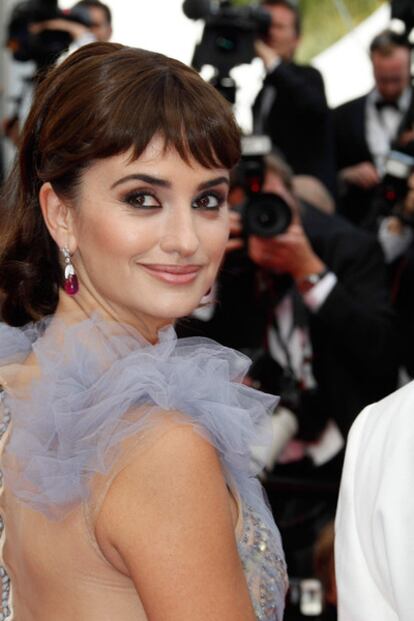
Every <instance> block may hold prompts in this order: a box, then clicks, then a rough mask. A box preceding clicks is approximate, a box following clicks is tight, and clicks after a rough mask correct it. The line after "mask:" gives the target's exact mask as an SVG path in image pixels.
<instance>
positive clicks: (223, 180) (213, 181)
mask: <svg viewBox="0 0 414 621" xmlns="http://www.w3.org/2000/svg"><path fill="white" fill-rule="evenodd" d="M220 183H226V184H227V185H230V181H229V179H228V177H215V178H214V179H209V180H208V181H203V183H200V185H199V186H198V188H197V189H198V190H207V189H208V188H212V187H213V186H215V185H220Z"/></svg>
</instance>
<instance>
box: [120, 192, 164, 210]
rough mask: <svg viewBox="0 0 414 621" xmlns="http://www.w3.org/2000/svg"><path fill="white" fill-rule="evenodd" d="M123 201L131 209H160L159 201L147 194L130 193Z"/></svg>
mask: <svg viewBox="0 0 414 621" xmlns="http://www.w3.org/2000/svg"><path fill="white" fill-rule="evenodd" d="M124 200H125V202H126V203H128V205H131V207H136V208H138V209H157V208H159V207H161V204H160V202H159V200H158V199H157V198H156V197H155V196H154V195H153V194H150V193H149V192H132V193H131V194H128V195H127V196H126V197H125V199H124Z"/></svg>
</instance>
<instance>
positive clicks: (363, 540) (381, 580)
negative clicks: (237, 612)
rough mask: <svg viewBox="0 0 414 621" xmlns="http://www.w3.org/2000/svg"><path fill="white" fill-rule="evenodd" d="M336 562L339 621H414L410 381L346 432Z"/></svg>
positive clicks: (413, 393) (413, 397)
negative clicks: (348, 432) (348, 433)
mask: <svg viewBox="0 0 414 621" xmlns="http://www.w3.org/2000/svg"><path fill="white" fill-rule="evenodd" d="M335 556H336V577H337V585H338V596H339V621H414V382H411V383H410V384H407V385H406V386H404V387H403V388H401V389H400V390H398V391H397V392H395V393H393V394H391V395H390V396H389V397H386V398H385V399H383V400H382V401H380V402H378V403H375V404H373V405H370V406H368V407H367V408H365V410H364V411H363V412H362V413H361V414H360V415H359V417H358V418H357V420H356V421H355V423H354V425H353V427H352V429H351V432H350V435H349V438H348V446H347V451H346V458H345V466H344V471H343V475H342V482H341V491H340V497H339V504H338V510H337V516H336V545H335Z"/></svg>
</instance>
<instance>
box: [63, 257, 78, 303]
mask: <svg viewBox="0 0 414 621" xmlns="http://www.w3.org/2000/svg"><path fill="white" fill-rule="evenodd" d="M62 254H63V256H64V258H65V282H64V283H63V288H64V290H65V292H66V293H67V294H68V295H75V294H76V293H77V292H78V291H79V282H78V277H77V276H76V272H75V268H74V267H73V263H72V260H71V256H70V252H69V250H68V249H67V248H62Z"/></svg>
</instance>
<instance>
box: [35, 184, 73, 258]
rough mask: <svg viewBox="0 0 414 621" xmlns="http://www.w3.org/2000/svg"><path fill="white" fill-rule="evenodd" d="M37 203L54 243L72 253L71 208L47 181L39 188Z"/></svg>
mask: <svg viewBox="0 0 414 621" xmlns="http://www.w3.org/2000/svg"><path fill="white" fill-rule="evenodd" d="M39 203H40V208H41V210H42V214H43V219H44V221H45V224H46V226H47V228H48V230H49V233H50V234H51V236H52V237H53V239H54V240H55V242H56V244H57V245H58V246H59V248H67V249H68V250H69V252H70V253H71V254H73V253H74V252H75V251H76V246H77V242H76V236H75V232H74V222H73V209H72V208H71V207H69V206H68V205H67V203H65V202H64V201H63V200H62V199H61V198H60V197H59V196H58V195H57V194H56V192H55V190H54V189H53V187H52V185H51V183H49V182H47V183H44V184H43V185H42V187H41V188H40V191H39Z"/></svg>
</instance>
